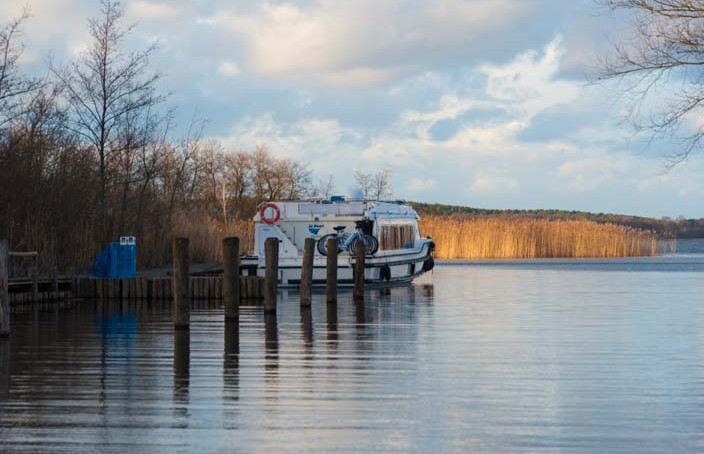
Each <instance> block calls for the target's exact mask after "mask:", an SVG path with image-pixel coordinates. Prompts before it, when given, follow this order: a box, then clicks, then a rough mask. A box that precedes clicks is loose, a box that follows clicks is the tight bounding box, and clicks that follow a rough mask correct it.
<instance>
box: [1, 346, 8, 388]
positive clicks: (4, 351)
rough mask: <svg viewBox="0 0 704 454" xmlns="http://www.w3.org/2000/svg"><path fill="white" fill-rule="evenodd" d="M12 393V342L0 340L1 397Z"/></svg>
mask: <svg viewBox="0 0 704 454" xmlns="http://www.w3.org/2000/svg"><path fill="white" fill-rule="evenodd" d="M9 393H10V343H9V342H7V341H5V342H0V398H3V399H6V398H7V396H8V395H9Z"/></svg>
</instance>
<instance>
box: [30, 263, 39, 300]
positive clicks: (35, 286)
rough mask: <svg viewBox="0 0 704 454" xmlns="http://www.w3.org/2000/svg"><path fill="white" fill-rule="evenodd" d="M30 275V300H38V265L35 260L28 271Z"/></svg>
mask: <svg viewBox="0 0 704 454" xmlns="http://www.w3.org/2000/svg"><path fill="white" fill-rule="evenodd" d="M30 273H31V275H32V301H34V302H35V303H36V302H39V267H38V266H37V263H36V262H35V263H34V265H33V266H32V270H31V271H30Z"/></svg>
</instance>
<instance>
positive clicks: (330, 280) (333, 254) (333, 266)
mask: <svg viewBox="0 0 704 454" xmlns="http://www.w3.org/2000/svg"><path fill="white" fill-rule="evenodd" d="M327 250H328V260H327V281H326V283H325V300H326V301H327V302H328V304H335V303H337V238H329V239H328V244H327Z"/></svg>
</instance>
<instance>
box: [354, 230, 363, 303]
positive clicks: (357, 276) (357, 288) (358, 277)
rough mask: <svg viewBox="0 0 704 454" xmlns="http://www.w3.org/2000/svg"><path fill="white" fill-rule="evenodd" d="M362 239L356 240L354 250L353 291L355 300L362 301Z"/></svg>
mask: <svg viewBox="0 0 704 454" xmlns="http://www.w3.org/2000/svg"><path fill="white" fill-rule="evenodd" d="M364 249H365V248H364V241H357V245H356V246H355V250H354V292H353V298H354V300H355V302H364Z"/></svg>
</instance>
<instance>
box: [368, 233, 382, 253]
mask: <svg viewBox="0 0 704 454" xmlns="http://www.w3.org/2000/svg"><path fill="white" fill-rule="evenodd" d="M364 249H365V250H366V252H367V255H372V254H376V251H378V250H379V240H377V239H376V237H375V236H371V235H364Z"/></svg>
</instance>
